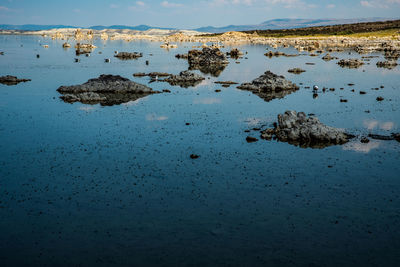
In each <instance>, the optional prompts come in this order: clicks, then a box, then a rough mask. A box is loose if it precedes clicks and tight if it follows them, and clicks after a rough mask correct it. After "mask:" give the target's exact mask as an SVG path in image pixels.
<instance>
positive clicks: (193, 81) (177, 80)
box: [163, 70, 205, 88]
mask: <svg viewBox="0 0 400 267" xmlns="http://www.w3.org/2000/svg"><path fill="white" fill-rule="evenodd" d="M204 79H205V78H204V77H203V76H201V75H199V74H196V73H194V72H190V71H187V70H186V71H182V72H180V73H179V74H178V75H171V76H169V77H168V78H166V79H165V80H163V81H166V82H168V83H169V84H170V85H179V86H180V87H185V88H187V87H191V86H195V85H197V84H199V83H200V82H201V81H202V80H204Z"/></svg>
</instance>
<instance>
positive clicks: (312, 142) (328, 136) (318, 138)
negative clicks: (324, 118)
mask: <svg viewBox="0 0 400 267" xmlns="http://www.w3.org/2000/svg"><path fill="white" fill-rule="evenodd" d="M352 137H353V136H352V135H350V134H347V133H345V132H344V131H343V130H341V129H337V128H334V127H330V126H326V125H325V124H323V123H321V122H320V121H319V120H318V118H316V117H312V116H310V117H307V115H306V114H305V113H304V112H299V113H297V112H296V111H286V112H285V113H284V114H279V115H278V123H277V124H275V127H274V128H270V129H266V130H264V131H262V132H261V138H263V139H267V140H271V139H272V138H276V139H278V140H279V141H282V142H288V143H290V144H294V145H299V146H301V147H312V148H324V147H327V146H331V145H339V144H344V143H346V142H348V141H349V139H350V138H352Z"/></svg>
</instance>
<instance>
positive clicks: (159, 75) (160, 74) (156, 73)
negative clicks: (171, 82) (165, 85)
mask: <svg viewBox="0 0 400 267" xmlns="http://www.w3.org/2000/svg"><path fill="white" fill-rule="evenodd" d="M147 76H150V77H152V78H155V77H168V76H171V74H169V73H166V72H150V73H149V74H147Z"/></svg>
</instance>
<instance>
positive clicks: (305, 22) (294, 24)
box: [195, 18, 391, 33]
mask: <svg viewBox="0 0 400 267" xmlns="http://www.w3.org/2000/svg"><path fill="white" fill-rule="evenodd" d="M386 20H391V19H390V18H361V19H274V20H267V21H264V22H262V23H260V24H257V25H229V26H225V27H212V26H209V27H201V28H197V29H195V30H196V31H200V32H209V33H221V32H229V31H252V30H280V29H295V28H306V27H316V26H328V25H338V24H351V23H360V22H375V21H386Z"/></svg>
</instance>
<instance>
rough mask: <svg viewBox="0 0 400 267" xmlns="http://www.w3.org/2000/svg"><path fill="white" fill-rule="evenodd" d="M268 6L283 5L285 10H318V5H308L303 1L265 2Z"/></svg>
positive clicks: (271, 0) (268, 0) (282, 0)
mask: <svg viewBox="0 0 400 267" xmlns="http://www.w3.org/2000/svg"><path fill="white" fill-rule="evenodd" d="M264 1H265V3H266V4H268V5H283V7H284V8H287V9H289V8H298V9H309V8H316V7H317V5H314V4H307V3H306V2H304V1H301V0H264Z"/></svg>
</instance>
